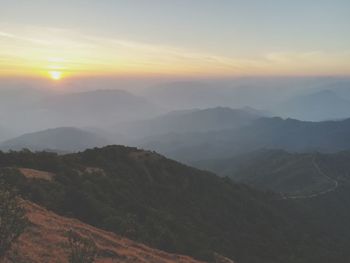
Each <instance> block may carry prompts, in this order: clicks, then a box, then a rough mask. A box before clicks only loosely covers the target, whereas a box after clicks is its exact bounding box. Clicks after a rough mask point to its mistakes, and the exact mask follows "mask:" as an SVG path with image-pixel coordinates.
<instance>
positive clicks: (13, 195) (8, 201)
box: [0, 181, 28, 259]
mask: <svg viewBox="0 0 350 263" xmlns="http://www.w3.org/2000/svg"><path fill="white" fill-rule="evenodd" d="M27 223H28V221H27V218H26V216H25V211H24V209H23V208H22V207H21V205H20V200H19V197H18V195H17V192H16V191H15V190H13V189H10V188H9V187H8V186H6V185H5V184H4V183H3V182H1V181H0V259H1V258H3V257H4V256H5V254H6V253H7V251H8V250H9V249H10V247H11V245H12V243H13V242H14V241H15V240H16V239H17V238H18V237H19V236H20V235H21V234H22V233H23V231H24V229H25V227H26V226H27Z"/></svg>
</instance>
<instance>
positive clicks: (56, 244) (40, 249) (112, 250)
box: [15, 202, 200, 263]
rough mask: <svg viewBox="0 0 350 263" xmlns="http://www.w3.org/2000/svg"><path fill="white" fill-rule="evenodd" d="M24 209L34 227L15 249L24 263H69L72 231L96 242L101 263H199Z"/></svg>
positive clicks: (31, 206)
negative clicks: (68, 234) (69, 234)
mask: <svg viewBox="0 0 350 263" xmlns="http://www.w3.org/2000/svg"><path fill="white" fill-rule="evenodd" d="M25 208H26V210H27V215H28V218H29V221H30V222H31V226H30V227H29V228H28V229H27V230H26V231H25V233H24V234H22V236H21V237H20V239H19V241H18V242H17V244H16V246H15V247H17V248H18V251H19V254H20V255H21V256H22V257H24V258H25V259H26V261H25V262H30V263H46V262H47V263H64V262H67V256H68V255H67V254H68V250H69V249H68V245H67V237H66V235H65V233H66V232H67V231H68V230H70V229H72V230H74V231H75V232H77V233H79V234H80V235H82V236H86V237H90V238H92V239H93V240H94V242H95V243H96V245H97V248H98V255H99V256H98V259H97V261H96V262H98V263H102V262H103V263H112V262H126V263H131V262H133V263H146V262H147V263H175V262H176V263H200V261H197V260H194V259H192V258H190V257H187V256H181V255H176V254H170V253H166V252H163V251H160V250H157V249H152V248H150V247H147V246H145V245H143V244H140V243H137V242H133V241H131V240H129V239H126V238H122V237H120V236H118V235H115V234H113V233H111V232H107V231H103V230H100V229H97V228H94V227H92V226H90V225H87V224H84V223H82V222H80V221H78V220H75V219H70V218H66V217H62V216H59V215H57V214H54V213H52V212H50V211H48V210H46V209H44V208H42V207H40V206H38V205H35V204H33V203H29V202H25Z"/></svg>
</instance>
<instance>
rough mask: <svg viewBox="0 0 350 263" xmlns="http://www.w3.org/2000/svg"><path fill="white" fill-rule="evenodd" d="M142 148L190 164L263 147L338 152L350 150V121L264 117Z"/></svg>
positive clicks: (158, 138)
mask: <svg viewBox="0 0 350 263" xmlns="http://www.w3.org/2000/svg"><path fill="white" fill-rule="evenodd" d="M140 145H141V146H142V147H144V148H146V149H152V150H155V151H158V152H160V153H162V154H165V155H166V156H168V157H171V158H174V159H176V160H181V161H184V162H187V163H190V162H193V161H198V160H205V159H222V158H227V156H234V155H236V154H242V153H248V152H251V151H255V150H259V149H262V148H265V149H283V150H286V151H291V152H310V151H320V152H337V151H342V150H348V149H350V119H346V120H342V121H324V122H306V121H299V120H294V119H281V118H261V119H258V120H256V121H253V123H252V124H250V125H247V126H244V127H242V128H240V129H236V130H232V129H230V130H222V131H211V132H192V133H181V134H180V133H174V134H165V135H162V136H154V137H152V138H147V139H146V140H145V141H144V142H143V143H141V144H140Z"/></svg>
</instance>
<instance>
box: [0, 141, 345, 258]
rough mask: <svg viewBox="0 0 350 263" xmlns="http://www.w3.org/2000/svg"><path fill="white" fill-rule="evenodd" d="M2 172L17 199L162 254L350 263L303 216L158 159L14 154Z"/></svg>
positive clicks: (119, 150) (108, 152) (105, 152)
mask: <svg viewBox="0 0 350 263" xmlns="http://www.w3.org/2000/svg"><path fill="white" fill-rule="evenodd" d="M0 167H2V169H1V173H0V174H1V178H2V179H3V180H5V181H6V182H8V183H10V184H12V185H14V186H16V187H17V188H18V189H19V191H20V193H21V194H22V196H23V197H25V198H28V199H30V200H32V201H34V202H36V203H39V204H41V205H43V206H45V207H47V208H49V209H52V210H54V211H56V212H57V213H59V214H61V215H67V216H70V217H75V218H77V219H80V220H82V221H83V222H86V223H89V224H92V225H94V226H97V227H101V228H103V229H106V230H109V231H113V232H115V233H117V234H121V235H124V236H126V237H129V238H132V239H134V240H137V241H140V242H143V243H146V244H148V245H151V246H153V247H157V248H159V249H161V250H166V251H170V252H176V253H181V254H187V255H191V256H194V257H196V258H200V259H206V260H213V255H214V253H219V254H221V255H224V256H226V257H229V258H231V259H234V260H235V261H237V262H239V263H276V262H284V263H295V262H301V263H304V262H305V263H316V262H317V263H322V262H338V263H343V262H344V263H345V262H348V261H347V259H349V255H348V254H346V252H343V251H345V250H344V247H346V246H348V245H349V242H348V241H349V240H348V239H346V238H345V239H340V240H339V239H337V238H334V237H333V235H330V233H328V232H327V231H326V230H327V228H325V227H324V225H322V222H319V224H315V223H314V221H310V220H309V219H308V214H307V211H308V209H304V208H303V207H300V206H295V204H294V203H293V202H290V201H289V200H284V199H283V198H282V196H280V195H277V194H272V193H263V192H259V191H256V190H253V189H251V188H249V187H247V186H244V185H238V184H234V183H232V182H231V181H230V180H229V179H227V178H220V177H217V176H215V175H214V174H211V173H208V172H203V171H199V170H196V169H194V168H190V167H188V166H185V165H182V164H179V163H177V162H174V161H172V160H169V159H166V158H165V157H163V156H161V155H158V154H156V153H152V152H146V151H141V150H137V149H136V148H128V147H122V146H108V147H105V148H101V149H93V150H86V151H84V152H81V153H77V154H69V155H56V154H53V153H36V154H34V153H31V152H28V151H24V152H18V153H16V152H10V153H1V154H0ZM23 168H25V169H23ZM34 170H36V171H34ZM317 205H319V204H317ZM320 210H322V209H321V208H320ZM317 211H318V210H317ZM321 229H322V231H321ZM341 253H343V255H345V256H341V255H342V254H341ZM344 253H345V254H344Z"/></svg>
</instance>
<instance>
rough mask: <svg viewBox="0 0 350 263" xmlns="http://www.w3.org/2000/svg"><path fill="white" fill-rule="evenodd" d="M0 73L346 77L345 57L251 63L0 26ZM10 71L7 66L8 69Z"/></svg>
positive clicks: (304, 55) (295, 55) (269, 56)
mask: <svg viewBox="0 0 350 263" xmlns="http://www.w3.org/2000/svg"><path fill="white" fill-rule="evenodd" d="M0 40H1V42H0V70H2V71H4V70H6V69H7V70H8V68H11V69H13V70H15V68H16V66H17V67H18V68H21V69H22V70H23V69H26V70H27V71H28V72H30V71H31V72H32V73H35V72H38V71H45V70H46V71H47V70H50V69H52V68H60V69H61V70H65V71H67V72H74V73H84V72H87V73H88V74H91V72H92V71H93V72H95V73H100V74H104V73H108V74H113V73H135V74H138V73H147V72H152V73H159V74H163V73H167V74H203V75H208V74H211V75H256V74H324V73H325V72H329V74H337V73H338V74H340V73H341V74H350V62H349V61H350V52H345V53H344V52H342V53H327V52H323V51H307V52H290V51H288V52H267V53H266V54H261V55H260V56H256V57H254V58H235V57H230V56H227V57H225V56H222V55H221V56H220V55H217V54H212V53H211V52H205V51H201V52H199V51H197V50H191V49H186V48H179V47H174V46H168V45H162V44H158V43H144V42H140V41H132V40H128V39H123V38H112V37H101V36H90V35H86V34H82V33H79V32H76V31H74V30H67V29H57V28H41V27H40V28H39V27H25V28H11V29H6V30H5V29H3V28H1V25H0ZM9 66H11V67H9Z"/></svg>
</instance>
